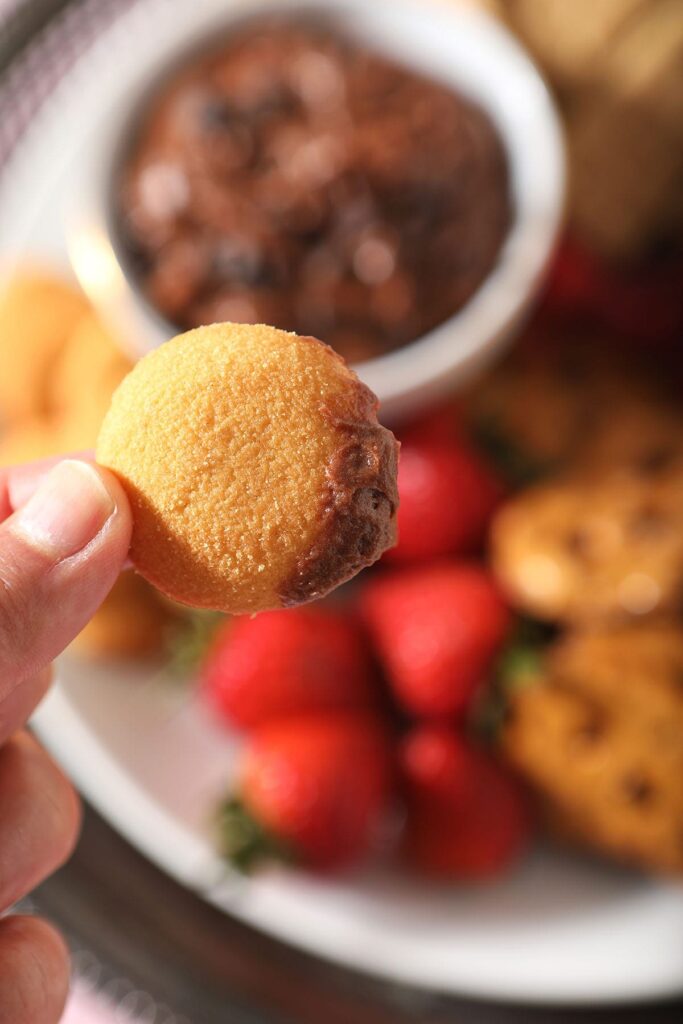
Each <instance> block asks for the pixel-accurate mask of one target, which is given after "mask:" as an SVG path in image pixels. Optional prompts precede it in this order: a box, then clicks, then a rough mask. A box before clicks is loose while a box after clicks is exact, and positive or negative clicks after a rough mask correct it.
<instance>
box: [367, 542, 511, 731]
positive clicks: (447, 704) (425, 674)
mask: <svg viewBox="0 0 683 1024" xmlns="http://www.w3.org/2000/svg"><path fill="white" fill-rule="evenodd" d="M361 611H362V613H363V615H364V618H365V621H366V623H367V625H368V628H369V630H370V634H371V636H372V637H373V639H374V641H375V645H376V649H377V652H378V654H379V656H380V659H381V661H382V664H383V667H384V670H385V673H386V675H387V678H388V681H389V684H390V686H391V688H392V690H393V692H394V695H395V696H396V698H397V700H398V701H399V703H400V704H401V705H402V706H403V708H404V709H405V710H406V711H408V712H411V713H413V714H416V715H423V716H426V717H432V718H434V717H445V716H454V715H457V714H462V713H463V712H464V711H466V710H467V708H468V706H469V704H470V702H471V700H472V698H473V696H474V695H475V693H476V692H477V690H478V688H479V686H480V685H481V684H482V683H483V682H484V680H485V678H486V674H487V672H488V670H489V669H490V667H491V664H492V662H493V659H494V658H495V656H496V655H497V653H498V652H499V651H500V649H501V646H502V644H503V642H504V640H505V636H506V633H507V631H508V626H509V624H510V614H509V612H508V610H507V608H506V606H505V604H504V603H503V600H502V598H501V596H500V593H499V591H498V589H497V587H496V585H495V583H494V582H493V580H492V579H491V577H490V575H489V574H488V573H487V572H486V571H485V570H484V569H482V568H479V567H478V566H476V565H471V564H468V563H456V562H442V563H440V564H439V565H436V566H430V567H426V568H414V569H404V570H402V571H401V572H400V573H398V572H395V573H392V574H387V575H385V576H384V577H379V578H377V579H375V580H373V581H372V582H371V583H369V584H368V585H367V586H366V588H365V590H364V592H363V594H362V596H361Z"/></svg>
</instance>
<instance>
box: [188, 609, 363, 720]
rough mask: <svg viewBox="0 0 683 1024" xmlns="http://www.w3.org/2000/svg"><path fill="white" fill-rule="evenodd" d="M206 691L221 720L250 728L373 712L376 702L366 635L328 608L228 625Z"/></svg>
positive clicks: (214, 652) (210, 663) (213, 655)
mask: <svg viewBox="0 0 683 1024" xmlns="http://www.w3.org/2000/svg"><path fill="white" fill-rule="evenodd" d="M201 686H202V688H203V691H204V694H205V695H206V697H207V698H208V700H209V701H210V703H211V704H212V705H213V706H214V707H215V708H216V709H217V711H218V713H219V714H220V716H221V717H222V718H224V719H225V720H226V721H227V722H229V723H230V724H232V725H237V726H240V727H242V728H245V729H252V728H254V727H255V726H258V725H261V724H263V723H264V722H267V721H269V720H271V719H273V718H278V717H282V716H283V715H295V714H299V713H301V712H307V711H325V710H333V709H335V708H362V707H367V706H369V705H370V704H372V703H373V702H374V697H375V694H374V692H373V673H372V663H371V658H370V653H369V651H368V648H367V645H366V642H365V638H364V637H363V635H362V632H361V631H360V630H359V628H358V627H357V625H356V623H355V622H354V621H353V619H351V618H350V617H349V616H348V615H346V614H343V613H342V612H338V611H330V610H328V609H321V608H292V609H289V610H287V611H281V612H263V613H262V614H261V615H257V616H256V617H255V618H248V617H246V616H245V617H244V618H238V619H233V620H232V621H229V622H227V623H226V624H225V625H224V626H223V627H222V628H221V629H220V630H219V632H218V633H217V635H216V636H215V638H214V641H213V643H212V645H211V648H210V650H209V653H208V655H207V658H206V661H205V663H204V665H203V668H202V671H201Z"/></svg>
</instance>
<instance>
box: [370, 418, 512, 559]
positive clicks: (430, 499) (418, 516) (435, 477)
mask: <svg viewBox="0 0 683 1024" xmlns="http://www.w3.org/2000/svg"><path fill="white" fill-rule="evenodd" d="M431 422H432V425H431V426H428V425H424V426H423V427H422V428H421V429H420V428H417V429H416V430H414V431H413V432H412V433H409V434H407V435H406V436H404V438H403V439H402V442H401V460H400V463H399V468H398V493H399V497H400V504H399V507H398V519H397V523H398V544H397V545H396V546H395V547H394V548H391V549H390V550H389V551H388V552H387V554H386V556H385V558H386V559H387V560H388V561H392V562H415V561H421V560H424V559H427V558H438V557H440V556H442V555H450V554H465V553H468V552H471V551H473V550H474V549H475V548H476V547H477V546H479V545H480V544H481V543H482V541H483V540H484V538H485V536H486V531H487V529H488V526H489V523H490V521H491V516H492V515H493V512H494V510H495V508H496V506H497V505H498V503H499V502H500V500H501V498H502V496H503V487H502V484H501V482H500V481H499V479H498V478H497V476H496V475H495V474H494V472H493V470H492V469H490V468H489V466H488V465H487V464H486V463H485V462H484V460H483V458H482V457H481V456H480V455H479V454H478V453H477V452H476V451H475V450H474V448H473V447H472V445H471V444H470V443H469V442H468V441H467V440H466V439H465V438H464V436H463V435H460V436H458V434H457V431H456V429H455V428H454V429H453V432H452V436H451V437H450V439H448V438H447V435H446V429H447V426H446V425H445V424H439V423H438V422H437V421H435V420H432V421H431Z"/></svg>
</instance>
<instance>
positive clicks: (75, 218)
mask: <svg viewBox="0 0 683 1024" xmlns="http://www.w3.org/2000/svg"><path fill="white" fill-rule="evenodd" d="M159 6H160V13H161V12H166V14H167V11H168V8H167V7H166V6H165V5H162V4H160V5H159ZM321 10H322V11H324V12H325V15H326V16H327V17H332V18H333V19H334V20H336V21H338V23H339V24H340V25H341V27H343V28H346V29H348V30H350V31H351V32H352V33H353V34H354V35H356V36H357V37H358V38H360V39H363V40H365V41H367V42H368V43H369V44H371V45H372V46H374V47H375V48H376V49H377V50H379V51H381V52H384V53H386V54H388V55H389V56H391V57H394V58H395V59H397V60H398V61H400V62H402V63H404V64H405V65H407V66H409V67H414V68H416V69H418V70H421V71H424V72H427V73H428V74H430V75H432V76H433V77H435V78H438V79H441V80H442V81H445V82H446V83H448V84H451V85H453V86H454V87H455V88H456V89H458V90H460V91H461V92H462V93H464V94H466V95H468V96H470V97H471V98H472V99H474V100H475V101H476V102H477V103H478V104H479V105H480V106H481V107H482V108H483V109H485V110H486V111H487V113H488V115H489V116H490V118H491V119H492V121H493V122H494V124H495V125H496V127H497V129H498V132H499V134H500V136H501V138H502V140H503V144H504V146H505V150H506V153H507V158H508V163H509V169H510V179H511V193H512V202H513V222H512V225H511V228H510V231H509V233H508V235H507V237H506V239H505V242H504V243H503V246H502V248H501V252H500V254H499V259H498V261H497V263H496V265H495V267H494V269H493V270H492V271H491V273H490V274H489V275H488V277H487V278H486V280H485V281H484V282H483V284H482V285H481V286H480V288H479V289H478V290H477V291H476V292H475V294H474V295H473V296H472V298H471V299H470V300H469V301H468V302H467V303H466V304H465V305H464V306H463V308H462V309H461V310H460V311H459V312H458V313H456V314H455V315H454V316H452V317H451V318H450V319H448V320H446V321H445V322H444V323H443V324H441V325H439V326H438V327H437V328H435V329H434V330H432V331H430V332H429V333H428V334H426V335H424V336H423V337H421V338H419V339H418V340H416V341H414V342H412V343H411V344H409V345H405V346H403V347H402V348H399V349H396V350H394V351H392V352H390V353H388V354H387V355H382V356H378V357H377V358H374V359H369V360H366V361H364V362H362V363H359V364H357V365H356V366H355V369H356V370H357V371H358V373H359V374H360V376H361V378H362V379H363V380H364V381H365V382H366V383H367V384H368V385H369V386H370V387H371V388H372V390H373V391H375V393H376V394H377V395H378V396H379V398H380V401H381V403H382V409H383V414H384V416H385V417H387V416H388V417H389V418H396V417H400V416H401V415H404V414H405V413H407V412H411V411H413V410H415V409H417V408H418V407H420V406H421V405H424V404H425V403H426V402H428V401H430V400H431V399H433V398H435V397H437V396H438V395H439V394H441V393H443V392H444V391H445V390H447V389H451V388H453V387H454V386H457V385H460V384H462V383H463V382H465V381H466V380H467V379H469V378H470V377H471V376H472V375H473V374H475V373H476V372H478V371H479V370H480V369H482V368H483V367H484V366H485V365H486V364H487V363H488V362H489V361H490V360H491V359H492V358H493V356H494V355H495V354H496V352H498V351H499V349H500V347H501V346H502V344H503V343H504V341H505V340H506V339H507V338H509V337H510V336H511V334H512V332H513V330H514V328H515V326H516V325H518V324H519V322H520V319H521V318H522V317H523V315H524V313H525V312H526V310H527V309H528V307H529V305H530V303H531V301H532V299H533V297H534V295H535V294H536V292H537V289H538V287H539V284H540V282H541V280H542V276H543V271H544V269H545V267H546V265H547V262H548V258H549V255H550V253H551V251H552V247H553V243H554V240H555V237H556V234H557V230H558V226H559V223H560V220H561V216H562V207H563V196H564V180H565V174H564V152H563V145H562V136H561V131H560V127H559V122H558V119H557V115H556V113H555V109H554V107H553V103H552V100H551V98H550V96H549V94H548V91H547V89H546V87H545V85H544V83H543V81H542V79H541V78H540V76H539V74H538V72H537V71H536V69H535V67H534V65H533V64H532V63H531V61H530V60H529V58H528V57H527V55H526V54H525V53H524V51H523V50H522V49H521V47H520V46H519V44H518V43H517V42H516V41H515V40H514V39H513V38H512V37H511V36H510V35H509V33H508V32H506V31H505V30H504V29H503V28H501V27H500V26H499V25H498V24H496V23H495V22H494V21H493V20H492V19H490V18H489V17H487V16H486V15H484V14H483V13H481V12H480V11H478V10H476V9H474V8H470V7H467V6H460V5H459V4H458V3H456V2H453V0H450V2H448V3H442V2H436V0H373V2H372V3H368V0H232V2H227V3H226V0H193V3H191V4H183V5H180V4H178V5H177V6H175V7H174V9H173V17H172V18H169V17H168V16H166V17H165V18H164V17H160V18H159V22H158V26H155V33H154V41H153V47H152V48H151V47H150V40H149V38H148V37H147V36H146V35H140V36H139V37H138V38H136V39H132V40H131V41H130V45H129V46H128V47H127V49H126V51H125V54H124V55H123V61H122V62H118V63H117V64H116V65H115V66H114V65H110V66H109V67H104V68H103V75H105V76H109V80H106V81H105V82H104V83H100V86H99V87H100V89H102V88H104V92H105V93H106V95H107V96H108V99H109V106H108V107H105V109H103V110H102V116H101V117H100V120H99V126H98V128H97V130H96V132H95V135H94V136H93V137H91V139H90V144H89V147H88V151H87V153H86V154H84V159H82V160H81V162H80V167H79V175H80V178H81V180H80V181H78V182H77V183H76V184H77V187H75V188H74V190H73V193H74V196H75V197H76V202H75V203H74V205H73V208H72V210H71V211H70V213H69V216H68V218H67V225H68V228H67V234H68V238H67V243H68V248H69V253H70V258H71V260H72V263H73V267H74V270H75V272H76V275H77V276H78V278H79V280H80V282H81V284H82V286H83V287H84V289H85V290H86V292H87V293H88V294H89V296H90V298H91V299H92V300H93V301H94V302H95V304H96V305H97V306H99V307H100V308H101V309H102V310H103V312H104V313H105V315H106V316H107V317H108V318H109V319H110V320H111V321H112V323H113V326H115V327H117V328H118V329H119V330H120V331H121V334H122V337H124V338H126V339H130V344H131V345H132V347H133V349H134V354H136V355H139V354H140V353H141V352H145V351H148V350H149V349H150V348H153V347H155V346H156V345H158V344H160V343H161V342H163V341H165V340H167V339H168V337H170V335H171V334H172V333H173V328H172V327H171V325H170V324H169V323H168V322H167V321H166V320H164V319H163V318H162V317H161V316H160V315H159V314H158V313H156V312H155V311H154V310H153V309H152V307H151V305H150V304H149V303H148V302H147V300H146V299H145V298H144V297H143V295H142V294H141V292H140V291H139V289H138V288H137V286H136V284H135V282H134V281H133V280H132V279H131V278H130V277H129V275H128V273H127V271H126V270H125V268H124V266H123V263H122V262H121V261H120V260H119V255H118V252H117V245H116V243H115V241H114V238H115V234H114V231H113V216H112V196H113V181H114V176H115V173H116V169H117V164H118V158H119V156H120V153H121V147H122V146H123V145H124V143H125V141H126V140H127V139H128V137H129V132H130V127H131V119H132V118H133V116H134V114H135V112H137V111H139V109H140V104H141V103H143V102H144V100H145V97H146V95H147V93H148V92H149V90H150V89H151V88H152V87H153V86H154V85H156V84H157V83H158V82H159V80H160V79H161V78H162V77H163V75H164V73H165V72H166V71H167V70H168V68H169V66H172V65H173V64H175V63H177V62H178V61H179V60H181V59H182V56H183V54H184V53H185V52H187V51H190V50H191V49H193V48H194V47H196V46H197V45H198V44H199V43H200V42H201V41H202V40H203V39H205V38H207V37H209V38H210V37H211V35H212V34H213V33H214V32H216V31H218V30H225V29H226V28H229V26H230V25H231V24H232V23H234V22H236V21H238V20H239V19H241V18H243V17H245V16H250V17H251V16H253V15H255V14H258V13H268V12H274V11H277V12H280V13H281V12H283V11H284V12H286V11H292V12H295V13H302V12H309V11H311V12H315V11H321ZM323 340H324V339H323Z"/></svg>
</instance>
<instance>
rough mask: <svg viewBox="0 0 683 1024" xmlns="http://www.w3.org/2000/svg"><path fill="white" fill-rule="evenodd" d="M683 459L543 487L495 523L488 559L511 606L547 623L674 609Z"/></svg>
mask: <svg viewBox="0 0 683 1024" xmlns="http://www.w3.org/2000/svg"><path fill="white" fill-rule="evenodd" d="M682 455H683V453H682V452H681V449H680V448H679V450H678V451H677V453H676V459H675V461H671V462H667V463H664V464H662V465H661V466H654V467H653V468H652V469H651V470H650V471H648V470H647V469H646V471H645V472H644V473H643V472H638V471H637V470H636V471H634V470H633V469H632V468H631V467H630V466H628V465H627V466H620V465H615V466H611V467H609V468H607V467H606V468H605V469H604V470H603V471H601V472H598V473H593V474H591V473H586V474H584V475H580V474H576V475H574V476H567V477H562V478H559V479H556V480H551V481H548V482H547V483H543V484H539V485H537V486H535V487H531V488H529V489H528V490H526V491H524V492H523V493H521V494H520V495H518V496H517V497H516V498H513V499H512V500H511V501H510V502H508V503H507V504H506V505H504V506H503V508H502V509H501V510H500V511H499V512H498V513H497V515H496V516H495V518H494V521H493V526H492V531H491V549H492V552H491V557H492V563H493V568H494V571H495V573H496V575H497V577H498V580H499V582H500V584H501V586H502V587H503V589H504V591H505V593H506V594H507V596H508V598H509V599H510V601H511V602H512V604H513V605H514V606H515V607H517V608H519V609H520V610H522V611H524V612H526V613H527V614H530V615H532V616H535V617H538V618H540V619H543V620H550V621H557V622H595V621H600V620H604V619H607V620H616V619H625V618H630V617H639V616H643V615H649V614H651V613H655V612H657V613H658V612H661V611H662V610H669V609H678V608H680V606H681V602H682V599H683V457H682Z"/></svg>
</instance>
